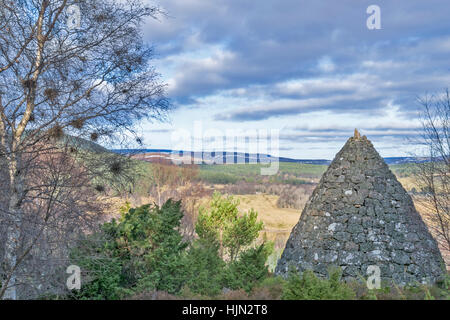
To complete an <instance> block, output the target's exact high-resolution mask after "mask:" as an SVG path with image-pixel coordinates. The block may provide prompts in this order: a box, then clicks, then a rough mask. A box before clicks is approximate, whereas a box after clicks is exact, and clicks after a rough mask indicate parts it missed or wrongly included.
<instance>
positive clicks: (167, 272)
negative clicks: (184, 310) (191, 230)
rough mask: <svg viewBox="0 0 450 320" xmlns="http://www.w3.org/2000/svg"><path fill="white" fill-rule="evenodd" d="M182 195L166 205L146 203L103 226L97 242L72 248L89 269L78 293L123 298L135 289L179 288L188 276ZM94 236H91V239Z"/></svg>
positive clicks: (79, 262)
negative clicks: (182, 231)
mask: <svg viewBox="0 0 450 320" xmlns="http://www.w3.org/2000/svg"><path fill="white" fill-rule="evenodd" d="M182 217H183V213H182V211H181V203H180V201H178V202H175V201H172V200H168V201H167V202H166V203H165V204H164V205H163V206H161V208H159V207H158V206H156V205H155V206H150V205H144V206H141V207H139V208H135V209H130V210H129V211H128V212H125V213H123V215H122V217H121V218H120V219H119V221H116V220H114V219H113V220H112V221H111V222H109V223H105V224H104V225H103V226H102V232H100V233H99V234H97V235H95V236H94V237H95V238H96V239H102V241H101V242H99V241H96V240H95V239H91V240H92V241H91V245H84V246H79V247H77V248H76V249H75V250H74V251H73V252H72V261H73V264H77V265H79V266H80V267H81V268H82V270H83V271H84V272H86V274H87V275H88V281H87V282H86V283H85V284H82V290H81V291H80V293H79V294H78V295H76V296H74V297H75V298H83V299H84V298H85V299H117V298H120V297H122V296H123V295H125V294H131V293H132V292H143V291H149V290H160V291H166V292H168V293H171V294H173V293H177V292H179V290H180V289H181V287H182V286H183V282H184V279H185V249H186V247H187V245H188V244H187V243H185V242H184V241H183V240H182V236H181V234H180V232H179V230H178V228H179V226H180V220H181V218H182ZM88 242H89V241H88Z"/></svg>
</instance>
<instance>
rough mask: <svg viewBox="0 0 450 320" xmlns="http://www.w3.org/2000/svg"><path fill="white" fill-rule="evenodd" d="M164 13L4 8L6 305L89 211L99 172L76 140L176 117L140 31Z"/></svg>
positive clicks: (102, 3) (73, 1)
mask: <svg viewBox="0 0 450 320" xmlns="http://www.w3.org/2000/svg"><path fill="white" fill-rule="evenodd" d="M161 13H162V12H161V11H160V10H159V8H157V7H148V6H146V5H144V3H143V1H141V0H127V1H114V0H51V1H50V0H15V1H7V0H0V30H1V32H0V162H1V164H2V167H1V168H2V169H1V170H0V171H1V172H0V174H1V179H0V180H1V181H0V194H1V197H0V201H1V203H0V209H1V216H0V219H1V220H0V222H1V227H2V237H3V239H2V240H3V241H2V244H1V245H0V247H1V248H0V254H1V256H0V259H1V260H0V276H1V277H0V286H1V288H0V299H1V298H3V299H17V298H18V287H19V286H20V285H21V283H23V282H24V281H25V282H26V280H24V279H25V278H26V277H22V279H21V278H20V277H19V276H18V275H20V274H24V275H25V274H27V273H28V272H31V271H30V270H25V269H26V268H25V267H24V266H25V265H26V261H27V259H28V258H29V256H30V254H31V253H32V252H33V248H35V247H36V246H37V245H38V244H39V243H40V242H41V241H43V240H47V243H50V242H57V241H58V239H55V238H52V236H53V235H55V233H52V232H50V231H49V230H50V229H51V228H52V227H54V228H58V227H61V225H64V228H68V227H70V226H72V228H73V227H74V226H76V223H77V221H78V220H77V219H78V217H79V216H80V215H81V214H82V212H83V210H89V209H88V204H89V200H90V199H91V195H90V193H91V191H87V190H88V189H87V188H89V184H90V183H91V181H92V179H93V176H94V175H96V174H97V175H98V174H99V173H100V171H97V170H95V169H93V168H92V167H91V166H90V165H88V163H86V162H85V161H83V160H82V159H80V157H82V154H83V153H82V152H78V151H79V150H77V148H76V147H74V146H73V143H70V141H68V140H70V139H74V138H75V137H78V138H83V139H86V140H92V141H96V142H108V141H110V140H111V139H121V138H123V137H128V136H130V135H129V134H128V133H133V132H134V130H133V126H134V125H135V123H136V121H139V120H141V119H161V118H162V117H164V115H165V112H166V111H167V110H168V109H169V107H170V104H169V102H168V101H167V99H166V98H165V95H164V89H165V86H164V84H163V83H161V82H160V79H159V77H158V74H157V73H156V71H155V70H154V68H152V66H151V64H150V62H151V58H152V56H153V51H152V47H150V46H149V45H148V44H146V42H145V41H144V39H143V34H142V30H141V28H142V25H143V23H145V20H146V19H151V18H157V17H158V16H159V15H160V14H161ZM67 137H71V138H70V139H69V138H67ZM76 141H84V140H76ZM85 154H88V153H86V152H85ZM116 158H117V157H116ZM116 158H114V159H116ZM107 167H108V168H109V169H110V171H111V172H113V173H117V172H118V171H120V170H119V169H120V167H121V164H120V161H117V160H113V161H112V162H110V163H109V164H108V166H107ZM83 202H84V204H83ZM58 234H60V235H61V234H64V233H58ZM35 254H36V253H35ZM24 268H25V269H24ZM44 276H45V275H44ZM19 298H20V297H19Z"/></svg>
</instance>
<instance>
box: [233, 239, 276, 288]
mask: <svg viewBox="0 0 450 320" xmlns="http://www.w3.org/2000/svg"><path fill="white" fill-rule="evenodd" d="M272 249H273V248H272V247H271V246H270V245H267V244H265V243H263V244H261V245H259V246H258V247H256V248H250V249H247V250H245V251H243V252H242V253H241V255H240V257H239V259H238V260H233V261H231V262H230V263H229V264H228V265H227V267H226V269H225V274H224V286H225V287H227V288H230V289H233V290H237V289H244V290H245V291H246V292H247V293H249V292H250V291H251V290H252V289H253V288H254V287H255V286H256V285H258V284H259V283H261V282H262V281H263V280H264V279H265V278H267V277H268V275H269V270H268V266H267V265H266V261H267V257H268V256H269V255H270V253H271V252H272Z"/></svg>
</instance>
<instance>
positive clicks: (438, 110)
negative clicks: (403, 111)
mask: <svg viewBox="0 0 450 320" xmlns="http://www.w3.org/2000/svg"><path fill="white" fill-rule="evenodd" d="M420 103H421V104H422V106H423V114H422V127H423V129H422V134H421V143H422V145H423V146H424V150H425V153H424V154H421V155H422V156H425V157H426V158H428V160H429V161H426V162H422V163H419V164H417V165H416V170H415V176H416V178H417V182H418V184H419V186H420V188H421V191H422V192H421V194H420V195H419V196H417V197H416V199H417V200H418V201H419V203H420V205H421V206H422V208H423V209H424V210H425V213H426V215H427V218H428V219H429V221H430V226H431V229H432V231H433V233H434V235H435V236H436V239H437V240H438V242H439V244H440V246H441V249H442V250H443V253H444V252H445V253H447V254H448V253H450V93H449V91H448V90H446V91H444V92H443V93H441V94H439V95H435V96H431V97H430V96H428V97H424V98H421V99H420ZM444 256H446V255H445V254H444Z"/></svg>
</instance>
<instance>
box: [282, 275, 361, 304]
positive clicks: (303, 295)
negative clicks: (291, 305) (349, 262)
mask: <svg viewBox="0 0 450 320" xmlns="http://www.w3.org/2000/svg"><path fill="white" fill-rule="evenodd" d="M341 275H342V272H341V270H340V269H332V270H330V271H329V277H328V279H322V278H319V277H317V276H316V275H315V274H314V273H313V272H312V271H311V270H306V271H304V272H303V274H302V275H299V274H298V272H296V271H295V270H293V269H291V270H290V272H289V276H288V279H287V281H286V284H285V286H284V288H283V294H282V297H281V298H282V299H283V300H348V299H354V298H355V293H354V292H353V290H352V289H351V288H350V287H349V286H348V285H347V284H346V283H344V282H341Z"/></svg>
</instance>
